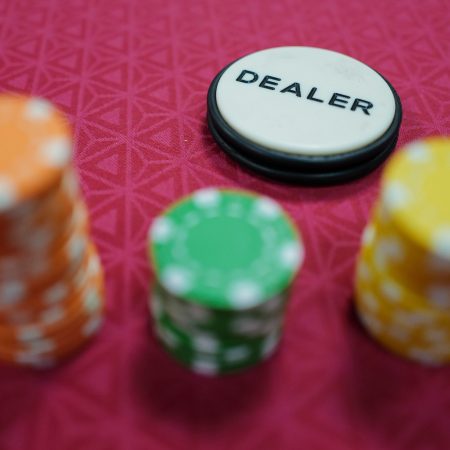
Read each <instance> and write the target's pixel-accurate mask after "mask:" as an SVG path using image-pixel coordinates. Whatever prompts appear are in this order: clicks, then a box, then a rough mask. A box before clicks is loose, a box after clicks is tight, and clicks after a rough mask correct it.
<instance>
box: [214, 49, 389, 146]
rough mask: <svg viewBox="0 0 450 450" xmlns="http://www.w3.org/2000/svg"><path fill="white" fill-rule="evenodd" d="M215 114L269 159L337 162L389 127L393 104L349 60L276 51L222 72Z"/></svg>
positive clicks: (364, 69) (324, 53)
mask: <svg viewBox="0 0 450 450" xmlns="http://www.w3.org/2000/svg"><path fill="white" fill-rule="evenodd" d="M216 101H217V107H218V111H219V113H220V115H221V116H222V118H223V119H224V120H225V122H227V123H228V125H229V126H230V127H231V128H232V129H234V130H235V131H236V132H237V133H238V134H239V135H241V136H242V137H244V138H246V139H248V140H250V141H252V142H254V143H256V144H259V145H261V146H264V147H265V148H267V149H271V150H274V151H277V152H284V153H288V154H294V155H339V154H343V153H347V152H351V151H354V150H358V149H360V148H361V147H364V146H367V145H369V144H371V143H372V142H374V141H376V140H377V139H379V138H380V137H381V136H383V134H384V133H386V131H387V130H388V129H389V127H390V125H391V124H392V122H393V119H394V115H395V112H396V101H395V97H394V94H393V90H392V88H391V87H390V85H389V84H388V83H387V82H386V81H385V80H384V78H383V77H382V76H381V75H379V74H378V73H377V72H376V71H375V70H373V69H371V68H370V67H369V66H367V65H365V64H363V63H362V62H360V61H357V60H356V59H353V58H351V57H349V56H346V55H342V54H340V53H336V52H333V51H330V50H324V49H319V48H311V47H280V48H272V49H267V50H262V51H259V52H256V53H252V54H250V55H248V56H245V57H243V58H241V59H239V60H237V61H236V62H234V63H233V64H231V65H230V66H228V68H227V69H226V70H225V71H224V72H223V73H222V75H221V77H220V80H219V82H218V84H217V88H216Z"/></svg>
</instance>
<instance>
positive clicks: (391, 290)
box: [356, 278, 450, 364]
mask: <svg viewBox="0 0 450 450" xmlns="http://www.w3.org/2000/svg"><path fill="white" fill-rule="evenodd" d="M410 295H411V293H408V292H407V291H406V290H405V288H404V287H401V286H400V285H399V284H398V283H395V282H393V281H392V280H388V279H383V278H380V279H378V280H376V278H375V279H374V280H373V281H371V282H363V281H358V282H357V283H356V307H357V311H358V314H359V316H360V318H361V320H362V321H363V323H364V325H365V326H366V328H367V329H368V330H369V332H370V333H371V334H372V335H374V336H375V337H376V339H377V340H379V341H381V343H383V344H384V345H386V346H387V347H388V348H390V349H391V350H393V351H395V352H396V353H400V354H401V355H403V356H406V357H410V358H412V359H415V360H419V361H420V362H423V363H429V364H433V363H435V364H443V363H447V362H450V313H443V312H437V311H435V310H432V309H425V308H417V307H416V306H415V305H413V304H412V303H410V297H409V296H410Z"/></svg>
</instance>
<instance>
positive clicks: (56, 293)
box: [43, 281, 69, 304]
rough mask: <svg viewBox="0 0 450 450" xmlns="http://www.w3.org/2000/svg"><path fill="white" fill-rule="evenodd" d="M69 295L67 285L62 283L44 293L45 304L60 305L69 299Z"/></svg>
mask: <svg viewBox="0 0 450 450" xmlns="http://www.w3.org/2000/svg"><path fill="white" fill-rule="evenodd" d="M68 293H69V289H68V287H67V285H66V284H65V283H63V282H62V281H60V282H59V283H56V284H55V285H54V286H52V287H51V288H49V289H47V290H46V291H45V292H44V296H43V297H44V302H45V303H48V304H54V303H59V302H61V301H63V300H64V299H65V298H66V297H67V295H68Z"/></svg>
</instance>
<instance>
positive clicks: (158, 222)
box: [149, 217, 175, 243]
mask: <svg viewBox="0 0 450 450" xmlns="http://www.w3.org/2000/svg"><path fill="white" fill-rule="evenodd" d="M174 230H175V227H174V225H173V223H172V221H171V220H170V219H168V218H167V217H158V218H157V219H155V220H154V221H153V224H152V226H151V227H150V233H149V234H150V238H151V240H152V241H153V242H156V243H165V242H167V241H168V240H169V239H170V238H171V237H172V236H173V232H174Z"/></svg>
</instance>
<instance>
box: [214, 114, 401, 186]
mask: <svg viewBox="0 0 450 450" xmlns="http://www.w3.org/2000/svg"><path fill="white" fill-rule="evenodd" d="M207 120H208V127H209V130H210V132H211V135H212V136H213V138H214V140H215V141H216V143H217V144H218V145H219V147H220V148H221V149H222V150H223V151H224V152H225V153H226V154H227V155H228V156H230V157H231V158H233V159H234V160H235V161H237V162H238V163H240V164H241V165H242V166H243V167H245V168H247V169H250V170H251V171H253V172H256V173H258V174H260V175H262V176H264V177H267V178H271V179H274V180H278V181H282V182H285V183H295V184H299V183H300V184H305V185H310V186H325V185H330V184H339V183H346V182H349V181H352V180H356V179H358V178H361V177H363V176H365V175H367V174H369V173H370V172H372V171H373V170H375V169H376V168H377V167H378V166H379V165H380V164H382V163H383V162H384V161H385V160H386V159H387V158H388V156H389V155H390V154H391V152H392V151H393V150H394V148H395V146H396V144H397V139H398V134H396V135H395V136H393V139H392V140H391V141H390V142H389V144H388V145H386V147H385V148H384V149H383V150H382V151H381V152H379V153H378V154H377V155H376V156H375V157H374V158H372V159H369V160H367V161H363V162H362V163H360V164H357V165H353V166H351V167H346V168H345V167H344V168H340V169H332V170H329V168H327V169H328V170H326V171H317V169H316V170H309V169H308V168H306V169H305V170H306V171H301V170H299V169H291V170H289V169H286V168H279V167H275V166H274V165H273V164H272V163H270V162H266V163H264V162H262V161H256V160H252V159H249V158H248V157H247V156H246V155H244V154H243V153H241V152H239V151H236V149H235V148H234V147H232V146H230V145H229V144H228V143H227V142H226V141H225V140H224V139H223V138H222V136H221V135H220V133H218V131H217V129H216V127H215V125H214V123H213V122H212V118H211V116H210V115H209V114H208V117H207Z"/></svg>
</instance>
